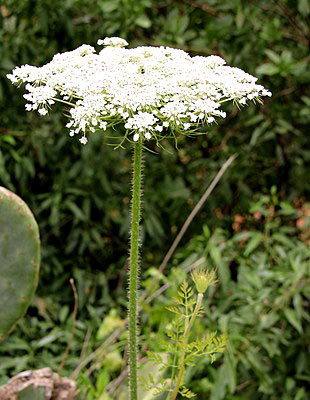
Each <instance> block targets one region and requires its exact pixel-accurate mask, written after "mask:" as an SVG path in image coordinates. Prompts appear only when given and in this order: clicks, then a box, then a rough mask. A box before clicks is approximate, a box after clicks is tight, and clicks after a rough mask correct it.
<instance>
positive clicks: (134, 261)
mask: <svg viewBox="0 0 310 400" xmlns="http://www.w3.org/2000/svg"><path fill="white" fill-rule="evenodd" d="M141 181H142V143H141V142H140V141H139V142H136V143H135V144H134V156H133V185H132V210H131V239H130V257H129V305H128V320H129V322H128V335H129V336H128V344H129V393H130V400H137V399H138V373H137V369H138V368H137V359H138V332H137V330H138V327H137V324H138V307H137V297H138V280H139V224H140V215H141Z"/></svg>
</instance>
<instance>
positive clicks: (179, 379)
mask: <svg viewBox="0 0 310 400" xmlns="http://www.w3.org/2000/svg"><path fill="white" fill-rule="evenodd" d="M202 299H203V294H202V293H198V295H197V301H196V306H195V309H194V312H193V315H192V317H191V319H190V321H189V323H187V324H186V328H185V331H184V335H183V343H184V344H186V343H187V341H188V337H189V334H190V331H191V329H192V326H193V323H194V321H195V319H196V317H197V314H198V312H199V309H200V307H201V303H202ZM185 355H186V346H184V348H183V350H182V352H181V356H180V359H179V373H178V377H177V380H176V384H175V388H174V391H173V393H172V396H171V400H175V399H176V397H177V395H178V391H179V388H180V386H181V384H182V382H183V377H184V372H185Z"/></svg>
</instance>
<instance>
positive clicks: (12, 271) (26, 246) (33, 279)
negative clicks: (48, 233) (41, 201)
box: [0, 187, 40, 341]
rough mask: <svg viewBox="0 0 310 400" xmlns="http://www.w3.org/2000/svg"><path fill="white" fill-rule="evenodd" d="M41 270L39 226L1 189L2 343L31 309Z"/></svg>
mask: <svg viewBox="0 0 310 400" xmlns="http://www.w3.org/2000/svg"><path fill="white" fill-rule="evenodd" d="M39 268H40V238H39V229H38V225H37V223H36V221H35V219H34V217H33V215H32V213H31V211H30V209H29V208H28V206H27V205H26V203H24V201H23V200H22V199H21V198H19V197H18V196H16V195H15V194H14V193H12V192H10V191H9V190H7V189H5V188H3V187H0V341H1V340H3V339H4V337H5V336H6V335H7V334H8V333H9V332H10V331H11V330H12V329H13V328H14V326H15V324H16V323H17V321H18V320H19V319H20V318H21V317H22V316H23V315H24V314H25V312H26V310H27V308H28V307H29V304H30V302H31V299H32V296H33V294H34V292H35V289H36V287H37V284H38V277H39Z"/></svg>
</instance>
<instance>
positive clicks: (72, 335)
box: [57, 278, 78, 373]
mask: <svg viewBox="0 0 310 400" xmlns="http://www.w3.org/2000/svg"><path fill="white" fill-rule="evenodd" d="M69 282H70V285H71V287H72V290H73V296H74V309H73V321H72V330H71V336H70V339H69V341H68V344H67V347H66V350H65V352H64V354H63V356H62V360H61V363H60V365H59V368H58V371H57V372H58V373H59V372H60V371H61V370H62V369H63V367H64V364H65V361H66V359H67V357H68V354H69V351H70V349H71V346H72V342H73V339H74V333H75V327H76V315H77V308H78V294H77V290H76V287H75V284H74V279H73V278H70V280H69Z"/></svg>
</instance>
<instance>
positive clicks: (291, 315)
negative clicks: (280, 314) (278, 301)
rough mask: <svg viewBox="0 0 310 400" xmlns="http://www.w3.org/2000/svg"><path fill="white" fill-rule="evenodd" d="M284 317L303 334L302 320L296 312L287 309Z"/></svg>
mask: <svg viewBox="0 0 310 400" xmlns="http://www.w3.org/2000/svg"><path fill="white" fill-rule="evenodd" d="M284 315H285V316H286V318H287V320H288V322H289V323H290V324H291V325H293V327H294V328H295V329H296V330H297V331H298V332H299V333H302V332H303V329H302V325H301V322H300V319H299V318H298V315H297V313H296V311H295V310H292V309H291V308H287V309H286V310H284Z"/></svg>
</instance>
